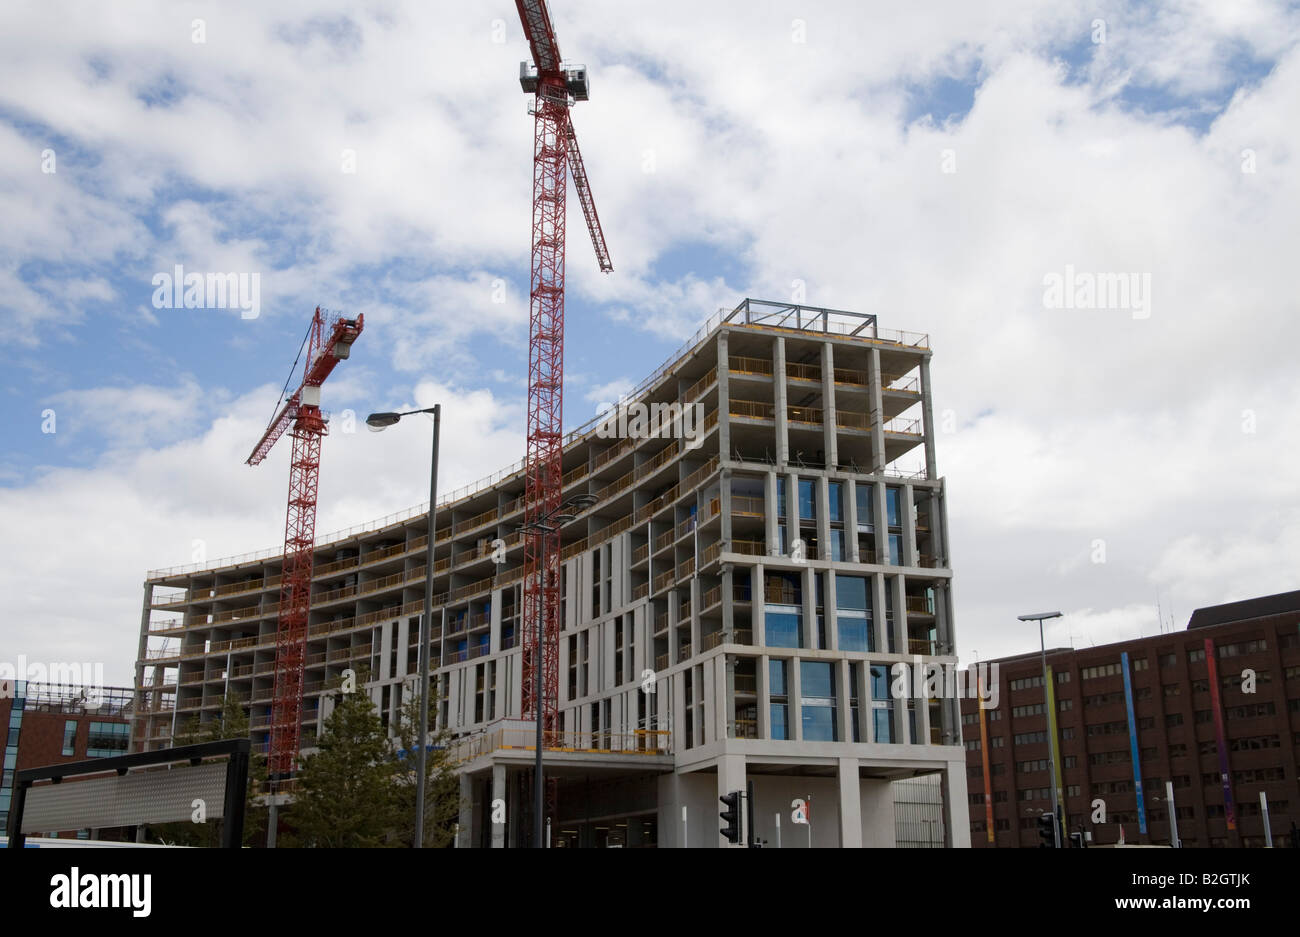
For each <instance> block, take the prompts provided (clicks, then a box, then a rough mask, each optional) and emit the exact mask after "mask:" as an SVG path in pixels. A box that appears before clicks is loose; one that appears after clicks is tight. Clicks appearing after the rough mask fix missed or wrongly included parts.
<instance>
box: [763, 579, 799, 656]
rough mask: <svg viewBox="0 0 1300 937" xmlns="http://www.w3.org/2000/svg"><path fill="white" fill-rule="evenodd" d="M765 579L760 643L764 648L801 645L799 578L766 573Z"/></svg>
mask: <svg viewBox="0 0 1300 937" xmlns="http://www.w3.org/2000/svg"><path fill="white" fill-rule="evenodd" d="M766 580H767V581H766V589H765V591H766V600H767V602H766V605H765V606H764V612H763V622H764V626H763V630H764V643H765V644H767V646H768V647H801V646H802V644H801V635H802V634H803V585H802V577H800V576H799V575H797V574H795V573H768V574H767V577H766Z"/></svg>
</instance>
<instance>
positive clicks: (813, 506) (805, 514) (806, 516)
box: [799, 478, 817, 521]
mask: <svg viewBox="0 0 1300 937" xmlns="http://www.w3.org/2000/svg"><path fill="white" fill-rule="evenodd" d="M799 519H800V520H805V521H811V520H816V519H817V482H816V481H815V480H813V479H811V478H801V479H799Z"/></svg>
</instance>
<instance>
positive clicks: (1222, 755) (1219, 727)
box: [1205, 638, 1237, 831]
mask: <svg viewBox="0 0 1300 937" xmlns="http://www.w3.org/2000/svg"><path fill="white" fill-rule="evenodd" d="M1205 672H1206V674H1207V675H1208V676H1209V678H1210V707H1211V708H1212V709H1213V710H1214V742H1215V745H1217V746H1218V749H1219V778H1220V779H1221V780H1222V781H1223V816H1224V818H1225V819H1226V820H1227V821H1228V829H1229V831H1234V830H1236V829H1237V810H1236V808H1235V807H1234V806H1233V803H1232V775H1231V774H1229V773H1228V743H1227V741H1226V739H1227V733H1226V732H1224V731H1223V707H1222V706H1221V705H1219V668H1218V666H1217V664H1216V663H1215V660H1214V639H1213V638H1206V639H1205Z"/></svg>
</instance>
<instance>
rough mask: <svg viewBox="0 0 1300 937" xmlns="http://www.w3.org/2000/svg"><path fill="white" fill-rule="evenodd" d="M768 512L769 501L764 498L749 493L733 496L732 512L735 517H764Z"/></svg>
mask: <svg viewBox="0 0 1300 937" xmlns="http://www.w3.org/2000/svg"><path fill="white" fill-rule="evenodd" d="M766 513H767V502H766V501H764V500H763V499H762V498H751V497H748V496H747V495H732V496H731V514H732V516H733V517H737V516H739V517H763V516H765V515H766Z"/></svg>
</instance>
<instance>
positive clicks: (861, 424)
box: [835, 410, 871, 430]
mask: <svg viewBox="0 0 1300 937" xmlns="http://www.w3.org/2000/svg"><path fill="white" fill-rule="evenodd" d="M835 425H836V426H839V427H841V428H843V429H864V430H865V429H871V423H870V420H869V419H868V417H867V415H866V414H865V413H853V412H852V411H849V410H836V411H835Z"/></svg>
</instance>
